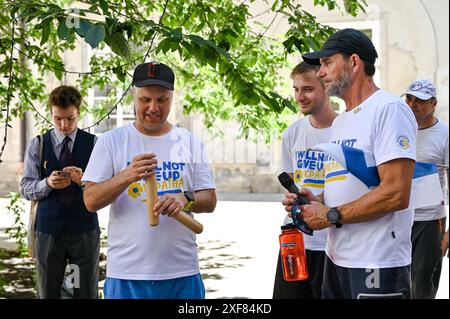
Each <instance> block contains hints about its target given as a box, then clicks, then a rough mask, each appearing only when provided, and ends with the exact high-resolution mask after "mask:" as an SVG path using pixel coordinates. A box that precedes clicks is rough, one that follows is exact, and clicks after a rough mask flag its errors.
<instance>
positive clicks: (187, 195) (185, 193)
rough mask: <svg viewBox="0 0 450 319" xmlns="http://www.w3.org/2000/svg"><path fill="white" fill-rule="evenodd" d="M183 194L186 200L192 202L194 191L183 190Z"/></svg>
mask: <svg viewBox="0 0 450 319" xmlns="http://www.w3.org/2000/svg"><path fill="white" fill-rule="evenodd" d="M184 196H186V198H187V200H188V201H190V202H193V201H194V200H195V197H194V193H192V192H189V191H186V192H184Z"/></svg>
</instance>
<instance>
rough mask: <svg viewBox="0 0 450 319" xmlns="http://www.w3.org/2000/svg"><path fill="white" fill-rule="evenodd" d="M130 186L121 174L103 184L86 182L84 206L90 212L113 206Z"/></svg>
mask: <svg viewBox="0 0 450 319" xmlns="http://www.w3.org/2000/svg"><path fill="white" fill-rule="evenodd" d="M130 184H131V182H128V180H127V179H125V178H124V177H123V176H122V174H121V173H119V174H117V175H116V176H114V177H113V178H111V179H109V180H107V181H104V182H102V183H93V182H86V188H85V189H84V195H83V199H84V204H85V205H86V208H87V209H88V210H89V211H90V212H96V211H98V210H100V209H102V208H104V207H106V206H108V205H109V204H111V203H112V202H113V201H114V200H115V199H116V198H117V197H119V195H120V194H122V192H123V191H124V190H125V189H126V188H127V187H128V186H129V185H130Z"/></svg>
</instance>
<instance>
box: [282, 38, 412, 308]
mask: <svg viewBox="0 0 450 319" xmlns="http://www.w3.org/2000/svg"><path fill="white" fill-rule="evenodd" d="M377 56H378V55H377V52H376V50H375V47H374V46H373V44H372V42H371V40H370V39H369V38H368V37H367V36H366V35H365V34H364V33H362V32H360V31H357V30H355V29H344V30H340V31H338V32H336V33H335V34H333V35H332V36H331V37H330V38H329V39H328V40H327V41H326V42H325V44H324V46H323V48H322V50H320V51H317V52H312V53H309V54H305V55H303V59H304V61H305V62H307V63H309V64H320V65H321V67H320V69H319V72H318V75H319V76H320V78H321V79H322V81H323V83H324V85H325V89H326V93H327V94H328V95H330V96H337V97H339V98H341V99H343V100H344V102H345V105H346V111H345V112H344V113H342V114H341V115H339V116H338V117H337V118H336V119H335V120H334V122H333V125H332V134H331V140H330V141H331V142H333V143H336V144H340V145H344V146H347V147H351V148H355V149H360V150H363V151H365V152H369V153H372V154H373V156H374V159H375V163H376V166H377V171H378V174H379V177H380V180H381V182H380V184H379V185H378V186H376V187H371V188H369V187H367V186H366V185H365V184H364V183H362V182H361V181H360V180H358V179H357V178H356V177H355V176H353V175H352V174H350V173H348V172H347V170H345V169H344V168H343V167H342V166H340V165H339V163H337V162H335V161H334V160H333V159H331V158H330V159H329V162H328V163H326V164H325V174H326V175H325V177H326V180H325V186H324V192H323V193H322V194H321V196H313V195H312V193H311V192H310V191H308V190H306V189H302V193H303V194H305V195H306V196H307V197H308V199H309V200H311V201H313V202H312V203H311V204H309V205H303V206H302V207H301V210H302V216H303V218H304V220H305V221H306V223H307V224H308V225H309V226H310V227H311V228H312V229H315V230H318V229H324V228H327V227H331V228H330V230H329V234H328V241H327V247H326V255H327V257H326V258H325V267H324V278H323V291H322V298H346V299H351V298H352V299H357V298H410V297H411V289H410V285H411V280H410V264H411V226H412V216H413V210H412V209H409V208H408V206H409V198H410V190H411V182H412V176H413V171H414V164H415V158H416V149H415V141H416V135H417V123H416V121H415V119H414V115H413V114H412V112H411V110H410V108H409V107H408V105H406V103H405V102H404V101H403V100H402V99H401V98H399V97H398V96H395V95H393V94H390V93H388V92H386V91H383V90H380V89H379V88H378V87H377V86H376V85H375V83H374V82H373V75H374V73H375V66H374V63H375V59H376V58H377ZM352 164H356V163H348V165H352ZM295 197H296V195H295V194H287V195H286V198H285V199H284V200H283V204H284V205H285V206H286V210H287V211H290V210H291V209H292V206H291V205H292V203H293V199H294V198H295Z"/></svg>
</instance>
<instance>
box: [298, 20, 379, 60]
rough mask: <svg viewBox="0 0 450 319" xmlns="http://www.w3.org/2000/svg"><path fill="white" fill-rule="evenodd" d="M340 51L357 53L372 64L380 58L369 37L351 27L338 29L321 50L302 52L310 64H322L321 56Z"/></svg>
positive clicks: (304, 58)
mask: <svg viewBox="0 0 450 319" xmlns="http://www.w3.org/2000/svg"><path fill="white" fill-rule="evenodd" d="M339 52H342V53H347V54H354V53H356V54H357V55H358V56H359V57H360V58H361V60H364V61H366V62H369V63H371V64H375V60H376V58H378V53H377V50H376V49H375V47H374V46H373V43H372V41H371V40H370V39H369V37H368V36H367V35H365V34H364V33H363V32H361V31H359V30H355V29H351V28H348V29H343V30H339V31H337V32H336V33H334V34H333V35H332V36H331V37H329V38H328V40H327V41H325V43H324V45H323V47H322V49H321V50H320V51H316V52H310V53H306V54H302V58H303V61H305V62H306V63H308V64H313V65H320V60H319V59H320V58H324V57H327V56H330V55H333V54H335V53H339Z"/></svg>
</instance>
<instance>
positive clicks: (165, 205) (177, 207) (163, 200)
mask: <svg viewBox="0 0 450 319" xmlns="http://www.w3.org/2000/svg"><path fill="white" fill-rule="evenodd" d="M186 204H187V199H186V197H185V196H184V194H183V193H180V194H164V195H163V196H161V197H160V198H159V200H158V202H157V203H156V204H155V206H153V212H154V213H157V214H162V215H167V216H169V217H174V216H175V215H177V214H179V213H180V212H181V210H182V209H183V207H184V206H185V205H186Z"/></svg>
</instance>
